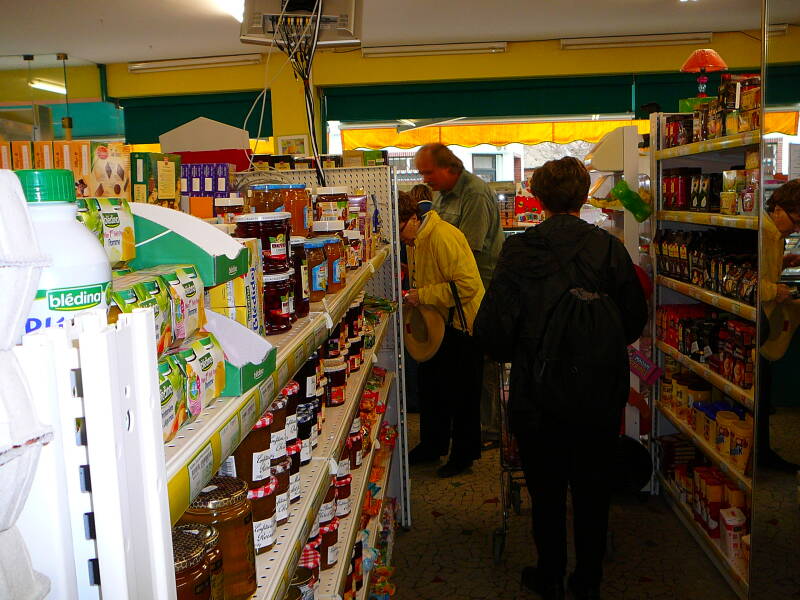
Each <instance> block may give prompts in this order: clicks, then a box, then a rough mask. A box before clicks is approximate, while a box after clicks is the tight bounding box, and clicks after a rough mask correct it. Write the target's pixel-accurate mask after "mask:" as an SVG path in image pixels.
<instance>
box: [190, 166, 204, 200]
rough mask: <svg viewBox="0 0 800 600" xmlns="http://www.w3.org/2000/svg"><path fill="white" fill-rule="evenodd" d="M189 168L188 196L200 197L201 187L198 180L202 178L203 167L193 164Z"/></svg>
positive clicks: (201, 193)
mask: <svg viewBox="0 0 800 600" xmlns="http://www.w3.org/2000/svg"><path fill="white" fill-rule="evenodd" d="M189 166H190V167H192V170H191V174H190V177H191V182H192V187H191V189H190V190H189V195H190V196H202V195H203V189H202V187H201V185H200V180H201V178H202V176H203V165H200V164H194V165H189Z"/></svg>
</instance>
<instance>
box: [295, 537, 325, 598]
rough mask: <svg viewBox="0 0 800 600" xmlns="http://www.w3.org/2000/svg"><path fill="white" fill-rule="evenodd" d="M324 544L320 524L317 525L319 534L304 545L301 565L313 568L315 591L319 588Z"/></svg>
mask: <svg viewBox="0 0 800 600" xmlns="http://www.w3.org/2000/svg"><path fill="white" fill-rule="evenodd" d="M321 545H322V536H321V535H320V534H319V526H317V535H316V536H314V538H312V539H310V540H309V541H308V543H307V544H306V545H305V546H303V554H302V559H301V563H300V564H301V566H303V567H306V568H308V569H311V573H312V574H313V575H314V585H313V587H314V591H315V592H316V590H317V588H319V566H320V563H321V559H320V555H319V547H320V546H321Z"/></svg>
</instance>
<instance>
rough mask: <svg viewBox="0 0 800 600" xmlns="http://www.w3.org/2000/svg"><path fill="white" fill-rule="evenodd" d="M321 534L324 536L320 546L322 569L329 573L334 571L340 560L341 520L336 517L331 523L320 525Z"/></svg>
mask: <svg viewBox="0 0 800 600" xmlns="http://www.w3.org/2000/svg"><path fill="white" fill-rule="evenodd" d="M319 534H320V535H321V536H322V543H321V544H320V545H319V555H320V558H321V561H322V562H321V564H320V569H321V570H322V571H327V570H328V569H332V568H333V567H334V566H335V565H336V562H337V561H338V560H339V520H338V519H336V518H335V517H334V519H333V520H332V521H331V522H330V523H328V524H326V525H320V526H319Z"/></svg>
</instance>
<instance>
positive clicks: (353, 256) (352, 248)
mask: <svg viewBox="0 0 800 600" xmlns="http://www.w3.org/2000/svg"><path fill="white" fill-rule="evenodd" d="M344 241H345V246H346V247H345V250H346V251H347V261H346V262H347V268H348V269H357V268H358V267H360V266H361V255H362V254H363V250H362V248H361V246H362V245H363V244H364V236H363V235H361V232H359V231H352V230H350V229H347V230H345V231H344Z"/></svg>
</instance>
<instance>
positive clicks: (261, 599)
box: [253, 318, 389, 600]
mask: <svg viewBox="0 0 800 600" xmlns="http://www.w3.org/2000/svg"><path fill="white" fill-rule="evenodd" d="M388 323H389V319H388V318H384V319H383V320H382V321H381V322H380V324H379V325H378V328H377V329H376V332H375V346H373V348H371V349H370V350H368V351H367V352H366V353H365V355H364V365H363V367H362V368H361V370H360V371H358V373H356V374H354V375H353V376H352V377H351V378H350V380H349V381H348V382H347V401H346V402H345V403H344V404H343V405H342V406H337V407H333V408H328V409H326V411H325V424H324V426H323V433H322V435H321V436H320V438H319V444H318V446H317V448H316V450H315V451H314V454H313V456H312V459H311V462H310V463H309V464H308V465H306V466H304V467H302V468H301V469H300V489H301V491H302V497H301V498H300V501H299V502H297V503H296V504H294V505H291V506H290V511H289V521H288V522H287V523H285V524H284V525H281V526H279V527H278V528H277V531H276V534H275V535H276V540H277V541H276V542H275V546H274V547H273V548H272V549H271V550H269V551H268V552H265V553H264V554H260V555H258V556H256V578H257V580H258V589H257V590H256V593H255V595H254V596H253V598H255V599H257V600H282V599H283V597H284V595H285V594H286V590H287V589H288V587H289V583H290V582H291V580H292V576H293V575H294V572H295V569H296V568H297V563H298V561H299V560H300V554H301V552H302V551H303V546H304V545H305V544H306V542H307V541H308V536H309V533H310V532H311V527H312V526H313V524H314V519H315V518H316V515H317V512H318V511H319V507H320V506H322V502H323V500H324V499H325V494H326V493H327V491H328V486H329V485H330V481H331V469H332V463H331V461H332V460H338V457H339V454H340V453H341V451H342V447H343V446H344V441H345V438H346V436H347V435H348V434H349V432H350V424H351V423H352V421H353V417H354V416H355V413H356V411H357V410H358V406H359V403H360V400H361V393H362V391H363V390H364V385H365V384H366V382H367V378H368V375H369V373H370V371H371V370H372V368H371V367H372V364H373V358H372V357H373V356H374V355H375V354H376V353H377V351H378V349H379V348H380V344H381V342H382V341H383V337H384V334H385V333H386V330H387V328H388ZM362 471H363V469H362ZM354 479H355V478H354ZM353 485H354V486H355V482H354V483H353ZM339 535H340V536H341V530H340V534H339Z"/></svg>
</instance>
